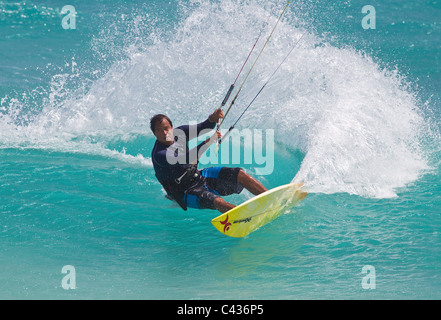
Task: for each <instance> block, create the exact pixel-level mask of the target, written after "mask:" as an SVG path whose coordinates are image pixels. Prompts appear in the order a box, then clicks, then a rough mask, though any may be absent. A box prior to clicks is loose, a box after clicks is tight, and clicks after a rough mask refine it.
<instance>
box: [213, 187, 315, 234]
mask: <svg viewBox="0 0 441 320" xmlns="http://www.w3.org/2000/svg"><path fill="white" fill-rule="evenodd" d="M301 187H302V185H301V184H287V185H283V186H280V187H277V188H274V189H271V190H268V191H266V192H264V193H262V194H259V195H258V196H255V197H254V198H251V199H249V200H247V201H245V202H244V203H242V204H241V205H239V206H237V207H235V208H233V209H231V210H230V211H228V212H225V213H224V214H222V215H220V216H219V217H217V218H214V219H213V220H211V223H212V224H213V225H214V227H215V228H216V229H217V230H219V231H220V232H222V233H223V234H225V235H227V236H230V237H235V238H241V237H245V236H247V235H248V234H250V233H251V232H253V231H255V230H257V229H258V228H260V227H262V226H264V225H266V224H267V223H269V222H271V221H272V220H274V219H276V218H277V217H279V216H280V215H282V214H283V213H284V212H285V211H286V210H288V209H289V208H292V207H294V206H296V205H297V204H298V203H299V202H300V201H302V200H303V199H305V197H306V195H307V193H306V192H305V191H302V190H301Z"/></svg>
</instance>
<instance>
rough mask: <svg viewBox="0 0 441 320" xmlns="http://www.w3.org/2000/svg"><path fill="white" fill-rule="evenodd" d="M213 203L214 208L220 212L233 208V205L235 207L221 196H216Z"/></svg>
mask: <svg viewBox="0 0 441 320" xmlns="http://www.w3.org/2000/svg"><path fill="white" fill-rule="evenodd" d="M213 204H214V207H215V208H216V210H219V211H220V212H222V213H225V212H227V211H229V210H231V209H233V208H234V207H236V206H235V205H234V204H231V203H228V202H226V201H225V200H224V199H222V198H221V197H217V198H216V199H214V201H213Z"/></svg>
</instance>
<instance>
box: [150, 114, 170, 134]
mask: <svg viewBox="0 0 441 320" xmlns="http://www.w3.org/2000/svg"><path fill="white" fill-rule="evenodd" d="M164 119H165V120H167V121H168V122H169V123H170V125H171V126H172V128H173V123H172V122H171V120H170V118H169V117H167V116H166V115H165V114H157V115H155V116H153V118H151V119H150V129H151V130H152V132H153V133H155V127H156V124H158V123H161V122H162V120H164Z"/></svg>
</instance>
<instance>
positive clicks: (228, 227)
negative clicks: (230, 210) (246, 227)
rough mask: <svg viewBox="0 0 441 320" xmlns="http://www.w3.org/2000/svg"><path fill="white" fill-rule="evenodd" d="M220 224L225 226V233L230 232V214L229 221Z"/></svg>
mask: <svg viewBox="0 0 441 320" xmlns="http://www.w3.org/2000/svg"><path fill="white" fill-rule="evenodd" d="M220 223H221V224H222V225H224V233H225V232H227V231H228V230H230V226H231V223H229V222H228V214H227V219H225V221H221V222H220Z"/></svg>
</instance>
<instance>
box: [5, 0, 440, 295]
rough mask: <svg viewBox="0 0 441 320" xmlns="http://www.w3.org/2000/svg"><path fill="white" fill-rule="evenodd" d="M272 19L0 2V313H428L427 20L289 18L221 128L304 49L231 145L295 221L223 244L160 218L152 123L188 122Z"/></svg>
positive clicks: (199, 215)
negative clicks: (193, 307) (164, 118)
mask: <svg viewBox="0 0 441 320" xmlns="http://www.w3.org/2000/svg"><path fill="white" fill-rule="evenodd" d="M67 4H70V5H73V6H74V7H75V10H76V11H77V16H76V29H73V30H65V29H63V27H62V19H63V17H64V16H65V14H61V9H62V8H63V6H64V5H67ZM284 5H285V2H284V1H277V0H272V1H239V0H225V1H160V0H153V1H145V2H142V1H84V0H76V1H72V2H71V3H63V2H61V1H49V0H48V1H18V0H17V1H1V0H0V102H1V105H0V199H1V201H0V213H1V214H0V246H1V250H0V288H1V289H0V298H3V299H440V298H441V289H440V288H441V246H440V244H441V235H440V232H441V218H440V212H441V196H440V195H441V183H440V177H441V170H440V168H441V167H440V162H441V155H440V151H441V143H440V135H439V131H440V116H441V94H440V91H439V88H440V87H441V58H440V57H441V2H440V1H433V0H432V1H413V2H403V1H398V0H388V1H373V2H370V3H366V2H364V1H359V0H356V1H355V0H354V1H339V2H337V1H335V2H326V3H325V2H321V1H293V3H292V4H291V6H290V8H289V10H288V11H287V13H286V15H285V18H284V19H283V21H282V23H281V24H280V25H279V27H278V28H277V30H276V32H275V34H274V36H273V38H272V39H271V42H270V43H269V44H268V47H267V48H266V49H265V51H264V53H263V55H262V57H261V59H260V60H259V62H258V64H257V65H256V67H255V68H256V69H255V71H253V73H252V74H251V75H250V78H249V80H248V82H247V83H246V85H245V86H244V89H243V93H242V94H241V95H240V96H239V98H238V100H237V102H236V104H235V107H234V108H233V109H232V111H231V116H229V117H231V118H228V121H227V120H226V122H228V124H227V125H231V122H232V121H233V120H234V119H235V118H237V117H238V116H239V114H240V112H241V111H242V110H243V109H244V108H245V107H246V105H247V104H248V103H249V102H250V101H251V99H252V98H253V97H254V96H255V94H256V93H257V91H258V90H259V89H260V87H261V86H262V85H263V83H264V82H265V81H266V79H267V78H268V77H269V76H270V75H271V73H272V72H273V71H274V69H275V68H276V67H277V65H278V64H279V63H280V61H281V60H282V59H283V58H284V56H285V55H286V54H287V52H288V51H289V50H290V49H291V48H292V45H293V44H294V43H296V41H297V40H298V39H299V38H300V37H301V36H302V34H305V35H304V37H303V38H302V40H301V41H300V42H299V44H298V46H297V47H296V48H295V50H294V51H293V53H292V54H291V56H290V57H289V59H288V60H287V61H286V63H285V64H284V65H283V66H282V67H281V69H280V70H279V72H278V73H277V74H276V76H275V77H274V78H273V79H272V81H271V82H270V83H269V85H268V87H267V88H266V89H265V91H263V92H262V94H261V95H260V96H259V98H258V100H256V102H255V103H254V104H253V107H252V108H251V110H250V111H249V112H248V113H246V114H245V116H244V118H242V119H241V121H240V122H239V123H238V127H237V128H238V129H240V130H243V129H259V130H263V131H265V130H267V131H268V130H274V149H273V151H274V162H273V165H274V171H273V172H272V173H271V174H265V175H262V174H261V173H262V172H263V171H262V164H261V163H257V162H256V161H254V162H253V163H249V162H246V161H245V160H244V159H242V160H241V163H240V164H239V165H240V166H242V167H244V168H245V169H246V170H247V171H248V172H249V173H251V174H252V175H254V176H256V178H258V179H259V180H260V181H262V182H263V183H264V184H265V185H266V186H267V187H268V188H272V187H276V186H278V185H281V184H285V183H289V182H291V181H303V182H304V183H305V186H306V187H307V189H308V191H309V193H310V194H309V195H308V197H307V198H306V199H305V201H304V202H303V203H302V204H301V205H300V206H299V207H298V208H295V210H291V211H290V212H288V213H287V214H285V215H283V216H281V217H280V218H278V219H277V220H276V221H274V222H272V223H271V224H269V225H267V226H265V227H263V228H261V229H259V230H257V231H256V232H254V233H252V234H251V235H250V236H248V237H246V238H243V239H233V238H228V237H225V236H223V235H222V234H220V233H219V232H217V231H216V230H215V229H214V228H213V226H212V225H211V223H210V220H211V219H212V218H213V217H215V216H217V215H218V214H217V212H215V211H210V210H193V209H190V210H188V211H187V212H184V211H182V210H181V209H179V208H178V207H177V206H176V205H174V204H173V203H171V202H169V201H168V200H166V199H165V198H164V192H163V191H162V189H161V186H160V185H159V183H158V182H157V181H156V179H155V177H154V172H153V168H152V164H151V159H150V153H151V150H152V147H153V144H154V141H155V139H154V136H153V135H152V133H151V132H150V129H149V119H150V117H151V116H153V115H154V114H156V113H159V112H161V113H167V114H168V115H169V116H170V117H171V118H172V119H173V122H174V124H175V125H180V124H186V123H188V122H190V121H203V120H205V118H206V116H208V114H209V113H211V112H212V111H213V110H214V109H215V108H216V107H218V106H219V105H220V103H221V101H222V99H223V95H224V94H225V91H226V89H227V88H228V87H229V85H230V84H231V82H232V81H233V80H234V78H235V76H236V75H237V72H238V71H239V69H240V67H241V65H242V63H243V61H244V60H245V58H246V56H247V54H248V52H249V50H250V49H251V47H252V45H253V43H254V41H255V39H256V38H257V36H258V34H259V31H260V29H261V28H262V26H264V25H265V22H266V21H269V25H268V26H267V27H266V28H265V29H264V36H265V37H266V36H267V35H268V33H269V31H270V29H271V27H272V26H273V25H274V23H275V22H276V20H277V16H278V15H279V13H280V11H281V9H282V8H283V6H284ZM365 5H372V6H374V7H375V9H376V29H369V30H365V29H364V28H363V27H362V20H363V18H364V17H365V16H366V14H363V13H362V8H363V6H365ZM271 12H272V14H271ZM270 14H271V17H270V19H269V20H268V17H269V15H270ZM311 22H312V25H311V27H310V28H309V29H307V30H305V28H307V26H308V25H309V24H310V23H311ZM261 45H263V41H261V42H260V43H259V44H258V48H260V46H261ZM255 55H256V53H254V55H253V57H255ZM243 148H244V150H247V148H248V150H249V148H250V146H249V145H244V146H243ZM224 164H225V165H232V163H231V162H229V161H227V163H224ZM210 165H211V164H210V163H205V164H204V165H203V166H210ZM216 165H217V164H216ZM250 197H251V194H250V193H248V192H243V193H242V194H241V195H235V196H231V197H229V198H227V199H228V200H230V201H231V202H234V203H240V202H241V201H243V200H245V199H248V198H250ZM67 265H70V266H73V267H74V268H75V276H76V283H75V285H76V287H75V289H70V290H66V289H65V288H63V285H62V284H63V283H62V281H63V278H64V277H65V276H66V274H64V273H62V268H63V267H64V266H67ZM365 266H371V267H373V268H375V288H374V289H366V288H365V286H363V283H364V282H363V278H364V277H366V276H368V275H370V276H373V274H372V273H370V274H366V273H363V272H362V270H363V267H365ZM370 284H372V283H371V282H370Z"/></svg>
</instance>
